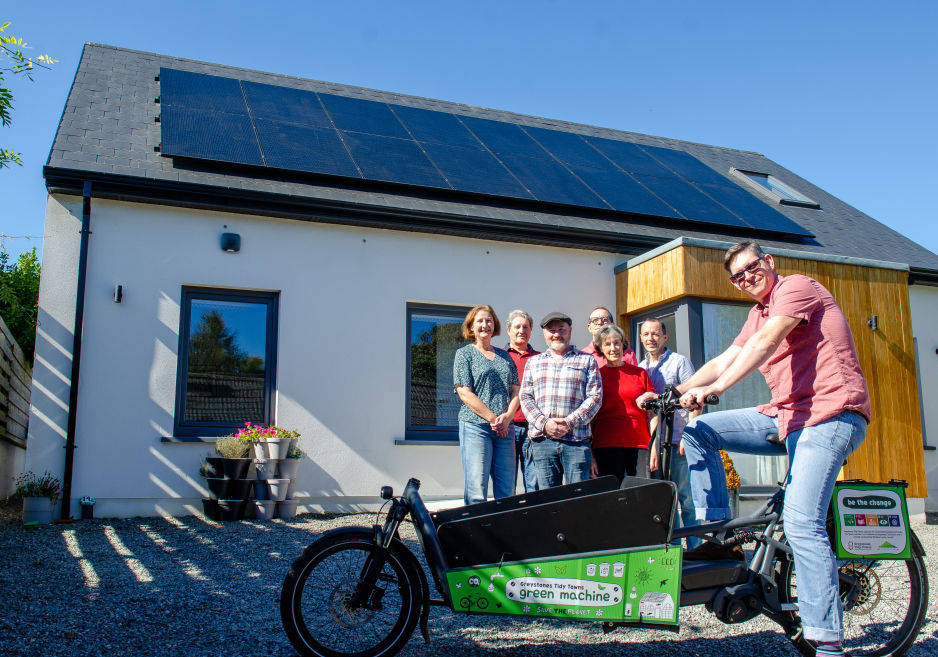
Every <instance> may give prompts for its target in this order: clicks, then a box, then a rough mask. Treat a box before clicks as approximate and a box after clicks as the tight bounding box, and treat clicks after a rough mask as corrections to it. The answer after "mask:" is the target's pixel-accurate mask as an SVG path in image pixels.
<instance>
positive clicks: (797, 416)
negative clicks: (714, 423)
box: [733, 274, 870, 438]
mask: <svg viewBox="0 0 938 657" xmlns="http://www.w3.org/2000/svg"><path fill="white" fill-rule="evenodd" d="M773 317H795V318H798V319H800V320H802V321H801V323H800V324H798V325H797V326H796V327H795V328H793V329H792V330H791V332H790V333H789V334H788V335H787V336H786V337H785V339H784V340H782V343H781V344H780V345H779V346H778V349H776V351H775V353H774V354H772V356H771V357H770V358H769V359H768V360H767V361H766V362H765V363H763V365H762V366H761V367H760V368H759V371H760V372H762V374H763V375H764V376H765V381H766V383H768V384H769V389H770V390H771V391H772V401H771V402H769V403H768V404H762V405H761V406H759V407H758V408H757V409H756V410H758V411H759V412H760V413H762V414H763V415H767V416H769V417H778V431H779V436H781V437H782V438H784V437H785V436H787V435H788V434H790V433H792V432H793V431H798V430H799V429H803V428H804V427H810V426H814V425H816V424H820V423H821V422H824V421H825V420H829V419H830V418H832V417H834V416H835V415H837V414H839V413H841V412H843V411H856V412H858V413H860V414H861V415H863V417H865V418H866V421H867V422H869V421H870V393H869V391H868V390H867V388H866V379H865V378H864V377H863V371H862V370H861V369H860V361H859V359H858V358H857V348H856V345H855V344H854V342H853V334H852V333H851V332H850V326H849V325H848V324H847V318H846V317H844V314H843V311H841V309H840V307H839V306H838V305H837V302H836V301H834V297H833V296H831V293H830V292H828V291H827V289H826V288H825V287H824V286H823V285H821V284H820V283H818V282H817V281H816V280H814V279H813V278H809V277H807V276H802V275H800V274H794V275H792V276H779V277H778V280H777V281H776V282H775V287H773V288H772V292H771V293H769V299H768V303H767V304H766V305H764V306H763V305H762V304H761V303H760V304H756V306H755V307H754V308H753V309H752V310H750V311H749V318H748V319H747V320H746V324H745V325H744V326H743V330H742V331H741V332H740V334H739V336H738V337H737V338H736V340H734V341H733V344H734V345H736V346H737V347H742V346H743V345H744V344H746V342H747V341H748V340H749V338H750V337H752V335H753V334H754V333H756V332H757V331H758V330H759V329H761V328H762V327H763V326H765V324H766V322H768V321H769V320H770V319H771V318H773Z"/></svg>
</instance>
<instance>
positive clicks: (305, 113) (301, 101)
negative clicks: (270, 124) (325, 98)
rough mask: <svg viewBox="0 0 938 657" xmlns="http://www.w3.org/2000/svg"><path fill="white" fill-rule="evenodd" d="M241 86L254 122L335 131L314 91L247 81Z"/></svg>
mask: <svg viewBox="0 0 938 657" xmlns="http://www.w3.org/2000/svg"><path fill="white" fill-rule="evenodd" d="M241 84H242V85H244V94H245V96H246V97H247V99H248V105H250V107H251V115H252V116H253V117H254V118H255V119H270V120H271V121H284V122H286V123H301V124H303V125H313V126H318V127H320V128H331V127H332V121H330V120H329V115H328V114H326V110H324V109H323V108H322V103H320V102H319V97H318V96H316V94H314V93H313V92H312V91H307V90H305V89H290V88H289V87H279V86H277V85H274V84H259V83H257V82H247V81H245V82H242V83H241Z"/></svg>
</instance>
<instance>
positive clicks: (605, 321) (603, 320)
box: [582, 306, 638, 367]
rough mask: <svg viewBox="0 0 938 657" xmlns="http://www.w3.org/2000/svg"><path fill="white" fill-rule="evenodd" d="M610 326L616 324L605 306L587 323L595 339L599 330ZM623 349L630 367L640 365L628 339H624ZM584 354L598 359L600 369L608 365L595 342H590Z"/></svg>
mask: <svg viewBox="0 0 938 657" xmlns="http://www.w3.org/2000/svg"><path fill="white" fill-rule="evenodd" d="M609 324H615V322H614V321H613V319H612V312H611V311H610V310H609V309H608V308H606V307H605V306H598V307H597V308H596V309H595V310H593V312H591V313H590V318H589V321H588V322H587V324H586V325H587V327H588V328H589V330H590V333H592V334H593V337H594V338H595V337H596V334H597V333H599V330H600V329H601V328H602V327H604V326H608V325H609ZM622 340H623V343H622V345H623V347H624V348H625V351H624V352H623V356H622V360H624V361H625V362H626V363H627V364H629V365H638V359H637V358H636V357H635V352H634V351H632V350H631V349H629V341H628V339H626V338H624V337H623V338H622ZM582 351H583V353H586V354H593V357H594V358H596V364H597V365H598V366H599V367H602V366H603V365H605V364H606V357H605V356H603V353H602V351H600V350H598V349H597V348H596V345H594V344H593V342H590V343H589V344H588V345H587V346H586V347H585V348H584V349H582Z"/></svg>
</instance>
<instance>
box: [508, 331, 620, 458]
mask: <svg viewBox="0 0 938 657" xmlns="http://www.w3.org/2000/svg"><path fill="white" fill-rule="evenodd" d="M602 401H603V384H602V379H600V378H599V367H597V365H596V359H595V358H593V357H592V356H591V355H590V354H587V353H584V352H582V351H580V350H579V349H577V348H576V347H573V346H571V347H570V350H569V351H567V353H566V354H564V356H563V358H562V359H561V360H557V359H555V358H554V357H553V355H552V354H551V352H550V351H545V352H544V353H542V354H538V355H537V356H534V357H533V358H531V359H530V360H529V361H528V364H527V365H526V366H525V368H524V377H522V379H521V410H522V411H523V412H524V417H526V418H527V420H528V424H529V429H528V431H529V433H528V435H529V436H531V437H532V438H538V437H540V436H543V435H544V425H545V424H547V420H548V419H550V418H555V419H557V418H563V419H564V420H566V421H567V424H568V425H569V426H570V433H568V434H567V435H566V436H564V437H563V440H569V441H582V440H588V439H589V438H590V436H592V431H591V430H590V422H591V421H592V420H593V417H595V415H596V413H598V412H599V407H600V406H601V405H602Z"/></svg>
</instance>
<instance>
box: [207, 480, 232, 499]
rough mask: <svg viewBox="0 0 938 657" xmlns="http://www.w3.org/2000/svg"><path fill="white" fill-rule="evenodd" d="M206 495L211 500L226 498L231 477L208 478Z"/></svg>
mask: <svg viewBox="0 0 938 657" xmlns="http://www.w3.org/2000/svg"><path fill="white" fill-rule="evenodd" d="M207 481H208V497H209V499H212V500H227V499H228V491H229V490H230V488H231V482H232V480H231V479H208V480H207Z"/></svg>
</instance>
